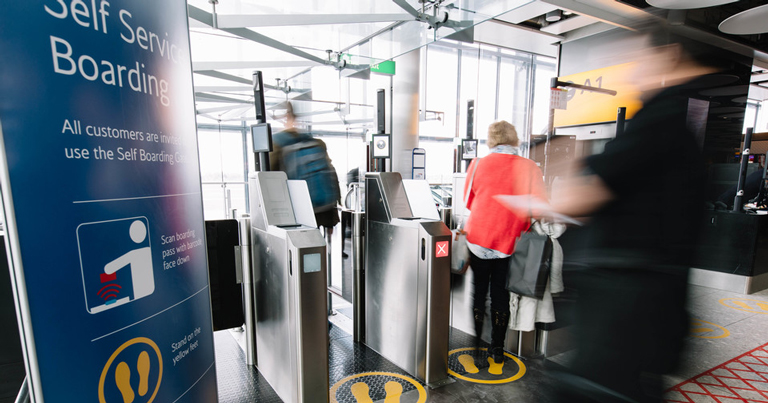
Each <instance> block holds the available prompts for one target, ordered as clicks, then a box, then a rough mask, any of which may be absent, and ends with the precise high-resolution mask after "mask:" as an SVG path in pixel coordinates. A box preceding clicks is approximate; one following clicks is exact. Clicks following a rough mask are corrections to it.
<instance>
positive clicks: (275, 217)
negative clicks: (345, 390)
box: [248, 171, 329, 403]
mask: <svg viewBox="0 0 768 403" xmlns="http://www.w3.org/2000/svg"><path fill="white" fill-rule="evenodd" d="M248 182H249V187H250V192H251V194H250V200H251V242H252V245H253V247H252V249H251V250H252V262H253V285H254V287H253V290H254V291H253V293H254V301H255V305H256V314H255V316H256V326H255V327H256V341H255V342H256V349H257V354H256V356H257V358H256V359H257V365H258V367H259V370H260V372H261V374H262V375H263V376H264V377H265V378H266V379H267V381H268V382H269V383H270V385H272V388H273V389H274V390H275V392H277V394H278V396H280V398H281V399H282V400H283V401H285V402H312V403H314V402H328V391H329V380H328V317H327V308H326V292H327V288H326V287H327V282H326V278H327V277H326V273H327V267H326V258H325V256H326V243H325V239H324V238H323V236H322V235H321V234H320V231H319V230H318V229H317V228H316V227H317V225H316V223H315V217H314V214H313V211H312V202H311V200H310V197H309V190H308V189H307V184H306V182H304V181H293V180H291V181H289V180H288V178H287V176H286V174H285V172H280V171H275V172H255V173H252V174H251V175H250V177H249V181H248Z"/></svg>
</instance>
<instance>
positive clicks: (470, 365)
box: [459, 354, 480, 374]
mask: <svg viewBox="0 0 768 403" xmlns="http://www.w3.org/2000/svg"><path fill="white" fill-rule="evenodd" d="M459 364H461V366H463V367H464V371H466V372H467V373H469V374H476V373H478V372H480V370H479V369H477V365H475V358H474V357H472V356H471V355H469V354H462V355H460V356H459Z"/></svg>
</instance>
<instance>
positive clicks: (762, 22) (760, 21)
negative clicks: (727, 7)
mask: <svg viewBox="0 0 768 403" xmlns="http://www.w3.org/2000/svg"><path fill="white" fill-rule="evenodd" d="M766 21H768V4H765V5H762V6H757V7H755V8H751V9H749V10H746V11H742V12H740V13H738V14H736V15H732V16H730V17H728V18H726V19H725V21H723V22H721V23H720V26H719V27H718V29H720V32H724V33H726V34H732V35H752V34H762V33H766V32H768V24H767V23H766Z"/></svg>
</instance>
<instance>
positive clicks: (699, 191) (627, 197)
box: [552, 23, 723, 402]
mask: <svg viewBox="0 0 768 403" xmlns="http://www.w3.org/2000/svg"><path fill="white" fill-rule="evenodd" d="M641 32H642V33H643V34H644V38H645V39H646V40H647V41H648V47H647V48H646V49H645V50H644V51H643V52H642V56H640V57H639V58H638V59H637V65H638V66H640V68H641V69H642V70H638V78H639V81H640V83H639V84H640V86H641V89H642V90H643V101H644V105H643V108H642V109H641V110H640V111H639V112H638V113H637V114H636V115H635V116H634V117H633V118H632V120H631V121H630V122H629V123H628V125H627V127H626V130H625V132H624V133H623V134H622V135H621V136H619V137H618V138H616V139H614V140H612V141H611V142H609V143H608V144H607V145H606V147H605V151H604V152H603V153H602V154H598V155H593V156H591V157H588V158H586V159H585V160H584V161H582V167H581V168H582V172H581V173H582V174H581V175H580V176H577V177H573V178H570V179H568V180H566V181H565V183H564V184H563V185H562V187H561V188H560V189H558V191H557V194H558V197H557V198H555V194H554V193H553V203H552V207H553V209H554V210H555V211H557V212H560V213H563V214H566V215H570V216H574V217H586V216H589V217H590V218H589V219H588V220H587V227H586V228H585V229H584V230H585V231H587V234H588V236H587V237H585V238H586V239H587V241H586V242H587V244H588V246H587V247H585V248H584V249H583V250H582V252H583V256H582V257H581V258H580V259H578V260H579V263H580V264H579V265H578V267H579V271H578V274H577V275H576V276H575V277H574V279H573V280H572V282H573V284H572V285H573V286H575V288H576V289H577V291H578V300H577V302H576V316H577V317H576V321H575V322H576V338H577V348H578V352H577V356H576V357H575V358H574V360H573V365H572V366H571V368H570V372H569V373H567V374H566V373H563V374H559V376H558V381H559V382H558V385H559V386H562V387H561V388H558V392H557V393H558V395H557V399H556V400H557V401H562V402H661V401H662V397H661V395H662V389H663V388H662V383H661V375H662V374H665V373H669V372H671V371H673V370H674V369H675V367H676V366H677V365H678V363H679V355H680V353H681V350H682V348H683V339H684V337H685V336H686V335H687V334H688V329H689V319H688V316H687V313H686V311H685V303H686V293H687V276H688V268H689V267H690V262H691V258H692V257H693V253H694V250H695V245H696V234H697V233H698V226H699V222H700V220H701V213H702V210H703V205H704V192H703V190H704V165H703V158H702V156H701V150H700V146H699V145H698V144H697V142H696V140H695V138H694V136H693V135H692V134H691V131H690V130H689V127H688V126H687V123H686V117H687V110H688V100H689V98H691V97H697V96H698V91H700V90H701V89H702V88H703V87H706V85H705V84H704V83H705V81H706V76H707V75H708V74H712V73H716V72H717V71H719V70H720V69H721V68H722V67H723V60H722V59H721V58H719V57H717V55H714V54H713V53H712V51H711V50H710V48H709V47H707V46H702V45H700V44H698V43H696V42H692V41H690V40H688V39H686V38H682V37H679V36H677V35H674V34H672V33H671V32H670V31H669V30H668V29H667V27H664V26H660V25H656V23H654V26H652V27H650V26H645V27H642V30H641Z"/></svg>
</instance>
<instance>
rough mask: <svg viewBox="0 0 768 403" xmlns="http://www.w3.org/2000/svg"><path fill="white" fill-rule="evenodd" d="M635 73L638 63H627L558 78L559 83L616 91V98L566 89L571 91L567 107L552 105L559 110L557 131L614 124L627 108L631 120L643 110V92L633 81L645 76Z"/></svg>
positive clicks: (556, 123)
mask: <svg viewBox="0 0 768 403" xmlns="http://www.w3.org/2000/svg"><path fill="white" fill-rule="evenodd" d="M636 70H637V65H636V64H635V63H624V64H619V65H616V66H610V67H605V68H602V69H597V70H591V71H587V72H584V73H578V74H572V75H569V76H564V77H559V78H558V81H562V82H572V83H575V84H580V85H585V86H589V87H595V88H603V89H607V90H614V91H616V92H617V94H616V95H615V96H613V95H607V94H603V93H598V92H590V91H588V90H582V89H578V88H564V89H566V90H568V92H567V95H566V100H567V101H566V105H562V102H558V103H557V104H553V108H555V109H556V110H555V118H554V125H555V127H561V126H572V125H584V124H593V123H604V122H614V121H616V114H617V111H618V109H619V107H625V108H627V115H626V118H627V119H631V118H632V117H633V116H635V113H637V111H639V110H640V108H641V107H642V106H643V103H642V101H640V95H641V93H640V90H639V89H638V88H637V86H636V85H635V84H634V82H633V77H636V76H637V75H638V74H642V73H641V72H637V71H636ZM558 96H560V95H558Z"/></svg>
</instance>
